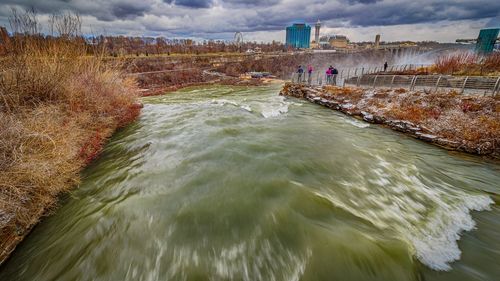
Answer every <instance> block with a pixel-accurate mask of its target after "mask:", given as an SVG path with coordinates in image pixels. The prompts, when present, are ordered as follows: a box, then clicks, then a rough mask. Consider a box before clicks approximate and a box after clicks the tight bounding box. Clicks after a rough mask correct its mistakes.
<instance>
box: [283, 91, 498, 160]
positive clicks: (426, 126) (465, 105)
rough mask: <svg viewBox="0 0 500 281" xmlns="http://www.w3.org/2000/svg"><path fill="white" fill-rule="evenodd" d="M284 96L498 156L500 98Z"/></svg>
mask: <svg viewBox="0 0 500 281" xmlns="http://www.w3.org/2000/svg"><path fill="white" fill-rule="evenodd" d="M282 93H283V94H286V95H292V96H299V97H304V98H307V99H310V100H311V101H314V102H317V103H320V104H323V105H326V106H329V107H332V108H335V109H338V110H341V111H343V112H345V113H347V114H349V115H353V116H360V117H363V119H365V120H367V121H371V122H375V123H382V124H386V125H388V126H390V127H392V128H394V129H396V130H399V131H404V132H407V133H410V134H412V135H414V136H415V137H418V138H421V139H425V140H428V141H431V142H434V143H437V144H439V145H443V146H446V147H448V148H452V149H457V150H461V151H466V152H469V153H475V154H481V155H490V156H493V157H497V158H499V157H500V98H499V97H492V96H479V95H474V96H467V95H461V94H458V93H456V92H437V93H435V92H432V93H429V92H423V91H407V90H405V89H392V90H391V89H369V90H367V89H362V88H355V87H345V88H342V87H334V86H326V87H323V88H322V89H321V90H319V91H318V90H314V89H308V88H306V87H304V86H301V85H295V84H287V85H285V88H284V89H283V90H282ZM315 96H316V97H319V98H321V99H314V97H315Z"/></svg>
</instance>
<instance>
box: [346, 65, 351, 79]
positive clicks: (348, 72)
mask: <svg viewBox="0 0 500 281" xmlns="http://www.w3.org/2000/svg"><path fill="white" fill-rule="evenodd" d="M350 72H351V69H350V68H348V69H347V79H349V77H350Z"/></svg>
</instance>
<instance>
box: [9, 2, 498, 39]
mask: <svg viewBox="0 0 500 281" xmlns="http://www.w3.org/2000/svg"><path fill="white" fill-rule="evenodd" d="M10 6H13V7H21V8H30V7H33V8H35V9H36V10H37V11H38V12H39V13H40V14H42V15H43V14H50V13H53V12H61V11H68V10H69V11H74V12H77V13H79V14H81V15H82V16H85V19H86V20H87V21H88V22H87V23H86V22H84V24H91V25H92V26H94V27H102V28H105V29H106V31H107V32H108V33H117V34H124V33H125V34H126V33H129V34H138V33H142V34H163V33H166V34H170V35H181V36H194V35H195V36H199V37H203V36H206V37H213V36H215V35H216V34H229V33H231V32H235V31H244V32H254V31H278V30H283V29H284V27H285V26H286V25H288V24H290V23H292V22H294V21H296V20H304V21H306V22H310V23H314V22H316V20H317V19H320V20H321V21H322V22H324V25H325V26H329V27H338V28H357V27H365V28H368V27H374V26H395V25H402V24H409V25H416V24H426V23H427V24H432V23H436V22H440V21H447V22H454V21H463V20H471V21H479V20H484V19H485V20H486V21H487V20H490V19H492V18H495V16H497V15H498V11H500V1H495V0H465V1H454V0H420V1H415V0H400V1H388V0H309V1H304V0H287V1H284V0H267V1H266V0H253V1H249V0H43V1H39V0H2V3H0V25H7V24H6V16H7V14H8V11H9V9H8V7H10ZM492 22H493V23H494V22H495V21H494V20H492ZM214 34H215V35H214ZM458 34H460V30H457V36H458Z"/></svg>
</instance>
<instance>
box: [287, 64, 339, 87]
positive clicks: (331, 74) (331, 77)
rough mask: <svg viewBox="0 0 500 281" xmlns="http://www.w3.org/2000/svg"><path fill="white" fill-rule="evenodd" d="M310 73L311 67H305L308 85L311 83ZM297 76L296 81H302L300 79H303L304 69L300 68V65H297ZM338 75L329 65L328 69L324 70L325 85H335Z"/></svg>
mask: <svg viewBox="0 0 500 281" xmlns="http://www.w3.org/2000/svg"><path fill="white" fill-rule="evenodd" d="M312 72H313V67H312V66H311V65H308V66H307V81H308V83H311V79H312ZM297 74H298V81H299V82H300V81H302V79H305V76H303V75H304V69H303V68H302V65H299V68H298V69H297ZM338 74H339V71H338V70H337V69H336V68H335V67H333V66H331V65H330V67H328V69H327V70H326V83H327V84H332V85H337V75H338Z"/></svg>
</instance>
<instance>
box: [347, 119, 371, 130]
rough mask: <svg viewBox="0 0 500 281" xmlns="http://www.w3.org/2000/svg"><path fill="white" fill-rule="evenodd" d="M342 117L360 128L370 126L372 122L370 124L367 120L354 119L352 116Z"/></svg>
mask: <svg viewBox="0 0 500 281" xmlns="http://www.w3.org/2000/svg"><path fill="white" fill-rule="evenodd" d="M342 119H343V120H345V121H346V122H347V123H349V124H351V125H353V126H354V127H358V128H367V127H370V124H368V123H366V122H362V121H358V120H356V119H352V118H342Z"/></svg>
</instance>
